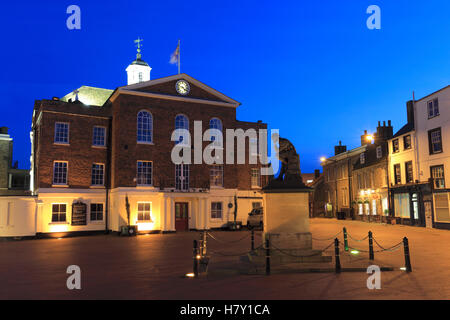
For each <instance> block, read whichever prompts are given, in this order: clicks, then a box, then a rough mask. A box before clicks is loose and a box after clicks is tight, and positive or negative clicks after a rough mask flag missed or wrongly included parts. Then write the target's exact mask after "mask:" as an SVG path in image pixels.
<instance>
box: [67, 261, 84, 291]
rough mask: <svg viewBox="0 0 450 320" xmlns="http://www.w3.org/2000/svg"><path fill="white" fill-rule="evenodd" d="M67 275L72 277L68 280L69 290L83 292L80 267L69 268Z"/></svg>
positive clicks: (72, 266) (71, 266)
mask: <svg viewBox="0 0 450 320" xmlns="http://www.w3.org/2000/svg"><path fill="white" fill-rule="evenodd" d="M66 273H67V274H70V276H69V277H68V278H67V281H66V286H67V289H69V290H73V289H77V290H81V269H80V267H79V266H77V265H75V264H73V265H70V266H68V267H67V270H66Z"/></svg>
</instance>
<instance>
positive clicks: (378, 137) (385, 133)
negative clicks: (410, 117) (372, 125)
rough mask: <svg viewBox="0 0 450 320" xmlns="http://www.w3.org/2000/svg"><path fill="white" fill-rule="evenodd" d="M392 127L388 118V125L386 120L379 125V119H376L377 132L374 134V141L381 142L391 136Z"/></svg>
mask: <svg viewBox="0 0 450 320" xmlns="http://www.w3.org/2000/svg"><path fill="white" fill-rule="evenodd" d="M393 134H394V133H393V128H392V126H391V120H388V125H387V126H386V121H383V126H380V121H378V127H377V133H376V134H375V137H374V138H375V143H377V144H378V143H382V142H385V141H387V140H388V139H390V138H392V136H393Z"/></svg>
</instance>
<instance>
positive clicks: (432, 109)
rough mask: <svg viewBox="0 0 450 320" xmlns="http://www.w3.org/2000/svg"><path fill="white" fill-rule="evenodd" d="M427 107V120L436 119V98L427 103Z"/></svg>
mask: <svg viewBox="0 0 450 320" xmlns="http://www.w3.org/2000/svg"><path fill="white" fill-rule="evenodd" d="M427 106H428V119H429V118H434V117H437V116H438V115H439V100H438V98H436V99H433V100H430V101H428V102H427Z"/></svg>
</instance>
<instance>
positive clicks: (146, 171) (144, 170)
mask: <svg viewBox="0 0 450 320" xmlns="http://www.w3.org/2000/svg"><path fill="white" fill-rule="evenodd" d="M137 185H138V186H151V185H152V162H151V161H138V162H137Z"/></svg>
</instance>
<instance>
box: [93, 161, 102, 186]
mask: <svg viewBox="0 0 450 320" xmlns="http://www.w3.org/2000/svg"><path fill="white" fill-rule="evenodd" d="M94 166H101V167H102V176H101V177H102V183H95V184H94V183H93V182H94V181H93V180H94ZM91 186H93V187H104V186H105V164H104V163H97V162H94V163H93V164H92V167H91Z"/></svg>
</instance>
